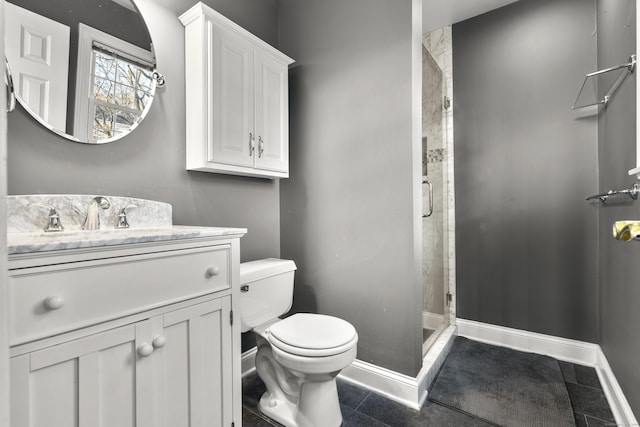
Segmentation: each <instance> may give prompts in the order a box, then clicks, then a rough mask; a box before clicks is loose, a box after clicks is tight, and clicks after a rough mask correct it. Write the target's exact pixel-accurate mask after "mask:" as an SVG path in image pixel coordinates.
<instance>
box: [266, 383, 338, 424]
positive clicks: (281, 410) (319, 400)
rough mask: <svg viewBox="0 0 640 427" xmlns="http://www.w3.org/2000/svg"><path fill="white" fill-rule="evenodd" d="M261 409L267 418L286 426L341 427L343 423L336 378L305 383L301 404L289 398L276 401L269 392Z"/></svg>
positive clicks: (301, 388)
mask: <svg viewBox="0 0 640 427" xmlns="http://www.w3.org/2000/svg"><path fill="white" fill-rule="evenodd" d="M259 407H260V412H262V413H263V414H264V415H266V416H267V417H269V418H271V419H273V420H275V421H277V422H279V423H280V424H283V425H284V426H286V427H339V426H340V425H341V424H342V412H341V411H340V403H339V401H338V388H337V385H336V381H335V379H331V380H329V381H320V382H312V381H310V382H304V383H302V384H301V385H300V399H299V403H298V404H297V405H296V404H294V403H292V402H291V401H289V400H287V399H280V400H277V399H272V398H271V393H270V392H269V391H266V392H265V393H264V394H263V395H262V398H260V406H259Z"/></svg>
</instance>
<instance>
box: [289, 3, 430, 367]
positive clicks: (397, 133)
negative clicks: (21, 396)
mask: <svg viewBox="0 0 640 427" xmlns="http://www.w3.org/2000/svg"><path fill="white" fill-rule="evenodd" d="M411 6H412V2H411V1H410V0H402V1H393V2H389V1H385V0H350V1H348V2H345V1H342V0H325V1H313V0H281V1H280V14H279V22H280V35H279V48H280V49H281V50H282V51H283V52H285V53H286V54H287V55H290V56H291V57H293V58H295V59H296V61H297V63H296V64H295V68H294V69H293V70H291V72H290V78H291V80H290V97H291V122H290V123H291V141H290V142H291V144H290V147H291V178H290V179H288V180H287V181H283V182H282V183H281V184H280V186H281V236H282V237H281V245H282V256H283V257H285V258H291V259H293V260H295V262H296V263H297V265H298V271H297V272H296V284H295V286H296V287H295V296H294V308H293V310H294V311H317V312H320V313H325V314H330V315H335V316H338V317H341V318H344V319H346V320H348V321H349V322H351V323H352V324H353V325H354V326H355V327H356V329H357V331H358V334H359V338H360V340H359V342H358V359H360V360H363V361H366V362H370V363H373V364H375V365H378V366H383V367H385V368H388V369H391V370H393V371H396V372H401V373H404V374H407V375H411V376H415V375H416V374H417V372H418V371H419V369H420V367H421V359H422V357H421V346H422V335H421V317H420V311H421V302H422V287H421V284H420V281H419V276H418V275H417V274H416V270H417V266H418V265H419V262H420V261H419V260H420V258H419V256H418V257H417V258H416V251H415V249H414V247H415V242H416V239H419V236H420V234H421V232H420V230H416V229H414V225H413V223H414V212H413V210H414V208H413V204H414V198H413V191H414V189H413V188H414V174H415V176H416V178H415V182H416V183H418V184H419V179H420V177H419V174H420V170H419V164H418V161H419V157H416V158H415V159H414V155H413V149H414V147H413V144H414V142H413V141H412V138H413V137H412V126H413V123H412V108H413V96H417V97H418V102H420V101H419V97H420V92H419V91H418V92H417V93H415V94H412V90H411V85H412V63H411V60H412V49H414V46H413V45H412V35H411V28H412V27H411V26H412V21H411ZM416 46H418V47H419V40H417V44H416ZM418 52H419V49H418ZM418 55H419V53H418ZM417 77H418V78H420V76H419V75H418V76H417ZM418 120H419V118H418ZM418 129H419V127H418ZM416 139H418V140H417V141H416V145H419V135H417V138H416ZM414 160H415V162H416V165H417V166H416V167H415V171H414V170H413V169H412V164H413V163H414ZM416 185H417V184H416ZM416 213H417V212H416ZM418 255H419V252H418Z"/></svg>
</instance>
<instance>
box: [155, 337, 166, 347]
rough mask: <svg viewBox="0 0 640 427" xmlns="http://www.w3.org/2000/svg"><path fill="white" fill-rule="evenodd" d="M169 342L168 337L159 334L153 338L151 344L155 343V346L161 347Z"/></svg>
mask: <svg viewBox="0 0 640 427" xmlns="http://www.w3.org/2000/svg"><path fill="white" fill-rule="evenodd" d="M166 343H167V337H165V336H164V335H158V336H157V337H155V338H154V339H153V341H152V342H151V344H153V347H154V348H161V347H164V345H165V344H166Z"/></svg>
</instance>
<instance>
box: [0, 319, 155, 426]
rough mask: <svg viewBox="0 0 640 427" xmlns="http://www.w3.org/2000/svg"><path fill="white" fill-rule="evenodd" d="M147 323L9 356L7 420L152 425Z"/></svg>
mask: <svg viewBox="0 0 640 427" xmlns="http://www.w3.org/2000/svg"><path fill="white" fill-rule="evenodd" d="M149 328H150V322H149V321H145V322H140V323H137V324H132V325H127V326H123V327H120V328H117V329H112V330H109V331H105V332H102V333H99V334H95V335H91V336H88V337H85V338H81V339H77V340H74V341H69V342H66V343H63V344H60V345H56V346H53V347H48V348H45V349H42V350H38V351H34V352H32V353H28V354H24V355H21V356H16V357H13V358H12V359H11V361H10V369H11V425H12V426H20V427H70V426H79V427H100V426H105V427H106V426H118V427H129V426H131V427H133V426H136V427H146V426H149V427H152V426H153V420H152V419H151V418H150V417H149V416H148V414H149V413H150V412H151V409H152V400H151V397H150V396H151V395H150V394H149V392H150V387H149V386H150V384H151V374H152V361H151V358H149V357H145V356H143V355H140V354H139V353H142V352H141V351H139V348H140V347H141V346H143V345H144V344H145V342H144V340H146V339H148V337H149V334H150V329H149Z"/></svg>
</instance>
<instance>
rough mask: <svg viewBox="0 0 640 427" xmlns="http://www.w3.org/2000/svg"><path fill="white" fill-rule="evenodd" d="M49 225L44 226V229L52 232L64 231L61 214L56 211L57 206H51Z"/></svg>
mask: <svg viewBox="0 0 640 427" xmlns="http://www.w3.org/2000/svg"><path fill="white" fill-rule="evenodd" d="M48 219H49V220H48V222H47V226H46V227H45V228H44V231H45V232H47V233H50V232H52V231H63V230H64V227H63V226H62V223H61V222H60V215H58V212H56V208H54V207H49V217H48Z"/></svg>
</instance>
